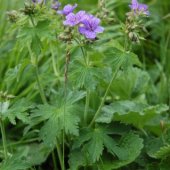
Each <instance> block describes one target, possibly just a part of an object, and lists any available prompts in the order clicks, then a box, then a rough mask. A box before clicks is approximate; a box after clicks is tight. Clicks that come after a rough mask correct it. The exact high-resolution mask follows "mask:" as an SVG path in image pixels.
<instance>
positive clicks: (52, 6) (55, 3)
mask: <svg viewBox="0 0 170 170" xmlns="http://www.w3.org/2000/svg"><path fill="white" fill-rule="evenodd" d="M60 6H61V3H60V2H58V0H56V1H55V2H54V3H53V4H52V5H51V8H52V9H54V10H55V11H57V10H58V9H59V7H60Z"/></svg>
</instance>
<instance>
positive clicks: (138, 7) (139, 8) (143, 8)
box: [129, 0, 149, 15]
mask: <svg viewBox="0 0 170 170" xmlns="http://www.w3.org/2000/svg"><path fill="white" fill-rule="evenodd" d="M129 6H130V8H131V10H133V11H134V12H135V13H138V12H139V13H142V14H144V15H149V11H148V6H147V5H146V4H141V3H139V2H138V1H137V0H132V4H130V5H129Z"/></svg>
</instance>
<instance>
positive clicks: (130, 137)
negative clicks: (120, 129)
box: [100, 133, 143, 170]
mask: <svg viewBox="0 0 170 170" xmlns="http://www.w3.org/2000/svg"><path fill="white" fill-rule="evenodd" d="M119 147H120V148H121V149H122V151H124V154H125V155H126V157H124V159H123V160H115V159H110V161H109V159H107V160H104V161H103V164H101V165H100V167H101V169H107V170H112V169H118V168H120V167H122V166H125V165H127V164H129V163H131V162H133V161H134V160H135V159H136V158H137V157H138V156H139V154H140V152H141V149H142V148H143V140H142V139H141V138H139V136H138V135H135V134H133V133H129V134H126V135H125V136H123V137H122V139H121V140H120V143H119ZM122 154H123V152H122ZM125 158H126V159H125Z"/></svg>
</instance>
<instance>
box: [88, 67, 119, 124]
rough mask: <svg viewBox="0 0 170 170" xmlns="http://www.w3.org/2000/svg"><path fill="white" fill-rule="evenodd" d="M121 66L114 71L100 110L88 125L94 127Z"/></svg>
mask: <svg viewBox="0 0 170 170" xmlns="http://www.w3.org/2000/svg"><path fill="white" fill-rule="evenodd" d="M119 68H120V66H118V67H117V69H116V71H115V72H114V73H113V76H112V79H111V81H110V83H109V85H108V87H107V89H106V92H105V94H104V96H103V98H102V101H101V103H100V106H99V107H98V110H97V111H96V113H95V115H94V117H93V119H92V121H91V122H90V124H89V126H88V127H92V126H93V124H94V123H95V120H96V119H97V117H98V116H99V114H100V111H101V109H102V107H103V105H104V102H105V100H106V97H107V95H108V93H109V90H110V87H111V85H112V83H113V81H114V80H115V78H116V76H117V74H118V71H119Z"/></svg>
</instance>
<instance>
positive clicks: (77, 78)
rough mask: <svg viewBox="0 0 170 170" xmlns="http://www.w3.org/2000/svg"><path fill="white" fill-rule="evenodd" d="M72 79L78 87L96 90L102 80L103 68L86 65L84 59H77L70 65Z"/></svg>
mask: <svg viewBox="0 0 170 170" xmlns="http://www.w3.org/2000/svg"><path fill="white" fill-rule="evenodd" d="M70 67H71V68H70V76H69V77H70V79H71V80H72V83H73V85H74V86H75V87H76V88H83V87H85V88H86V89H89V90H94V89H95V88H96V86H97V85H98V83H99V82H100V81H99V80H101V75H103V73H102V71H103V68H98V67H95V66H93V65H90V64H89V65H86V64H85V63H84V61H83V60H82V59H76V60H74V62H73V63H72V65H71V66H70Z"/></svg>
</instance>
